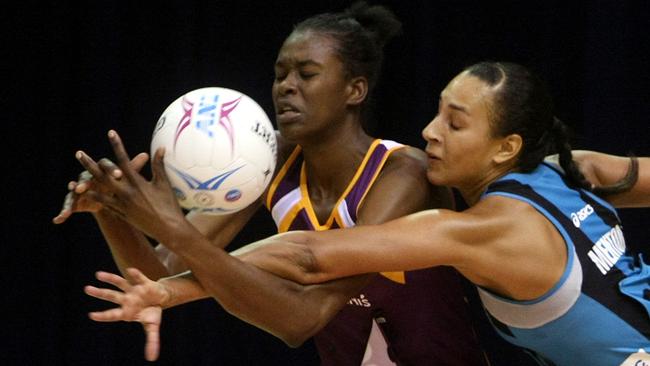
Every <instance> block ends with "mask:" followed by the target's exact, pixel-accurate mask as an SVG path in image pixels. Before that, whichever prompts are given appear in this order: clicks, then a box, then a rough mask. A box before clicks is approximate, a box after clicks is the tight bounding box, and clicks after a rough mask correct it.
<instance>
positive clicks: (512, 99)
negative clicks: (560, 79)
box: [465, 62, 591, 190]
mask: <svg viewBox="0 0 650 366" xmlns="http://www.w3.org/2000/svg"><path fill="white" fill-rule="evenodd" d="M465 71H467V72H468V73H469V74H470V75H473V76H475V77H477V78H479V79H480V80H482V81H483V82H485V83H486V84H488V85H489V86H492V87H494V88H495V92H494V94H493V95H494V97H493V100H492V103H491V104H490V123H491V131H492V134H493V136H494V137H504V136H507V135H510V134H518V135H519V136H521V138H522V140H523V144H522V151H521V152H520V154H519V157H518V160H517V170H519V171H521V172H524V173H525V172H530V171H532V170H533V169H535V168H536V167H537V166H538V165H539V164H540V163H541V162H542V161H543V160H544V158H545V157H546V156H548V155H551V154H554V153H557V154H558V155H559V162H560V166H562V169H564V171H565V173H566V176H567V178H568V181H569V182H570V184H572V185H573V186H574V187H580V188H585V189H589V190H590V189H591V184H590V183H589V182H588V181H587V180H586V179H585V177H584V175H582V173H581V172H580V170H579V169H578V166H577V165H576V163H575V162H574V161H573V158H572V156H571V145H570V144H569V136H568V130H567V127H566V125H565V124H564V123H563V122H562V121H560V120H559V119H558V118H556V117H555V116H554V115H553V102H552V99H551V95H550V93H549V92H548V89H547V88H546V86H545V85H544V83H543V82H542V80H541V79H539V78H538V77H536V76H535V75H533V74H532V73H531V72H530V71H529V70H528V69H526V68H525V67H523V66H521V65H518V64H514V63H506V62H481V63H478V64H475V65H472V66H470V67H468V68H466V69H465Z"/></svg>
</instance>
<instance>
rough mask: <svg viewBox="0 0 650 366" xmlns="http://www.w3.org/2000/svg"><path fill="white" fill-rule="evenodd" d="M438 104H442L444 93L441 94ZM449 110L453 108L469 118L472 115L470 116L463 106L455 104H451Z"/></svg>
mask: <svg viewBox="0 0 650 366" xmlns="http://www.w3.org/2000/svg"><path fill="white" fill-rule="evenodd" d="M438 103H442V93H441V94H440V97H439V99H438ZM449 108H451V109H453V110H455V111H459V112H462V113H465V114H466V115H468V116H469V115H470V114H469V111H468V110H467V108H465V107H463V106H462V105H459V104H454V103H449Z"/></svg>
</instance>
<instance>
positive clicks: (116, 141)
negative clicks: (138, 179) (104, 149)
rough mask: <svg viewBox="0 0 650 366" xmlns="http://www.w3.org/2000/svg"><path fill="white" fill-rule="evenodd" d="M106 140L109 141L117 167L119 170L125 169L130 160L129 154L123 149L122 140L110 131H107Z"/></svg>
mask: <svg viewBox="0 0 650 366" xmlns="http://www.w3.org/2000/svg"><path fill="white" fill-rule="evenodd" d="M108 140H109V141H110V143H111V146H113V152H114V153H115V158H116V160H117V165H119V166H120V168H122V169H125V168H126V167H128V166H129V161H130V160H131V159H130V158H129V154H127V152H126V149H125V148H124V144H123V143H122V139H121V138H120V136H119V135H118V134H117V132H115V131H114V130H110V131H108Z"/></svg>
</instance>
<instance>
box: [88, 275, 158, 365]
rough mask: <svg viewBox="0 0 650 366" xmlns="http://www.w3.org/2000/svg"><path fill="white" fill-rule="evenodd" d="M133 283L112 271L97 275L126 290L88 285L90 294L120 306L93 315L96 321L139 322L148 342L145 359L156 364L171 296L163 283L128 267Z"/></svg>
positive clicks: (91, 316) (91, 315) (102, 279)
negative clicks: (164, 311) (163, 314)
mask: <svg viewBox="0 0 650 366" xmlns="http://www.w3.org/2000/svg"><path fill="white" fill-rule="evenodd" d="M127 275H128V277H129V280H127V279H126V278H124V277H121V276H118V275H116V274H112V273H108V272H101V271H100V272H97V274H96V277H97V279H98V280H100V281H102V282H106V283H108V284H111V285H113V286H115V287H117V288H119V289H120V290H122V291H117V290H111V289H106V288H98V287H94V286H86V287H85V288H84V291H85V292H86V294H88V295H90V296H92V297H96V298H98V299H102V300H106V301H110V302H112V303H114V304H117V305H119V306H120V307H118V308H113V309H109V310H104V311H95V312H91V313H89V314H88V315H89V317H90V318H91V319H92V320H95V321H98V322H117V321H127V322H139V323H141V324H142V326H143V327H144V331H145V334H146V343H145V348H144V356H145V358H146V359H147V360H148V361H155V360H156V359H157V358H158V355H159V354H160V324H161V321H162V307H163V305H164V304H165V302H166V301H168V300H169V297H170V294H169V292H168V291H167V289H166V288H165V287H164V286H163V285H162V284H160V283H158V282H155V281H152V280H150V279H149V278H147V277H146V276H145V275H144V274H143V273H142V272H140V271H139V270H137V269H135V268H128V269H127Z"/></svg>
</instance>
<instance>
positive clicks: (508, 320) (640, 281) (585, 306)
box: [479, 163, 650, 366]
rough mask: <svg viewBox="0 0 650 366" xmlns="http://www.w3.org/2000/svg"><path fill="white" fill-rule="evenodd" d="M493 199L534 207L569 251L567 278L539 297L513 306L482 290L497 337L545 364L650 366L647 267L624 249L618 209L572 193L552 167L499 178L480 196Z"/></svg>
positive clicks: (589, 195)
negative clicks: (531, 353)
mask: <svg viewBox="0 0 650 366" xmlns="http://www.w3.org/2000/svg"><path fill="white" fill-rule="evenodd" d="M492 195H500V196H505V197H510V198H513V199H517V200H521V201H524V202H526V203H528V204H530V205H531V206H533V207H534V208H535V209H536V210H537V211H538V212H540V213H541V214H542V215H544V216H545V217H546V219H548V220H549V221H550V222H551V223H553V225H554V226H555V227H556V228H557V230H558V232H559V233H560V234H561V235H562V237H563V239H564V241H565V243H566V250H567V263H566V266H565V269H564V273H563V275H562V277H561V278H560V280H559V281H558V283H557V284H555V286H553V288H552V289H550V290H549V291H548V292H547V293H546V294H544V295H543V296H541V297H539V298H538V299H535V300H529V301H515V300H512V299H508V298H504V297H502V296H499V295H497V294H494V293H491V292H490V291H488V290H486V289H480V288H479V296H480V297H481V300H482V302H483V305H484V307H485V309H486V310H487V312H488V313H489V316H490V320H491V322H492V325H493V326H494V327H495V329H496V330H497V332H498V333H499V334H500V335H501V336H503V337H504V338H505V339H506V340H507V341H509V342H511V343H513V344H516V345H519V346H521V347H525V348H527V349H530V350H532V351H533V352H534V353H536V354H537V355H538V358H539V360H540V363H541V364H543V365H558V366H559V365H566V366H575V365H596V366H599V365H602V366H613V365H626V366H627V365H635V366H636V365H650V355H648V354H647V353H646V352H648V351H650V339H649V337H650V318H649V316H648V312H649V311H650V301H648V299H649V298H650V285H649V279H650V268H649V267H648V266H647V265H646V264H644V263H643V259H642V258H641V256H639V257H637V258H635V257H633V256H632V255H631V254H630V253H628V252H627V251H626V247H625V239H624V237H623V231H622V226H621V223H620V221H619V218H618V216H617V213H616V211H615V209H614V208H613V207H612V206H611V205H610V204H609V203H607V202H605V201H604V200H602V199H600V198H599V197H597V196H595V195H594V194H592V193H591V192H588V191H586V190H582V189H575V188H571V187H570V186H569V185H568V184H567V183H566V181H565V177H564V174H563V173H562V171H561V169H560V168H559V167H557V166H556V165H551V164H547V163H543V164H541V165H540V166H539V167H538V168H537V169H536V170H534V171H533V172H531V173H528V174H522V173H510V174H507V175H505V176H504V177H501V178H500V179H498V180H497V181H495V182H494V183H492V184H491V185H490V186H489V187H488V189H487V191H486V193H485V194H484V195H483V197H482V198H484V197H487V196H492ZM521 244H522V245H525V243H521Z"/></svg>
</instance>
